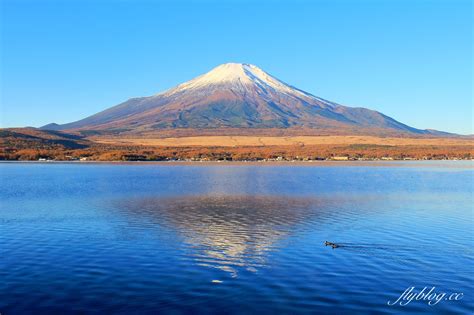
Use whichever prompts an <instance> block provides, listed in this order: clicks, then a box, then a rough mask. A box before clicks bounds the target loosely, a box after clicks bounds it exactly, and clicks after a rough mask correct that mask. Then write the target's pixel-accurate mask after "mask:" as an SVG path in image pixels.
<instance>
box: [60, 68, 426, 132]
mask: <svg viewBox="0 0 474 315" xmlns="http://www.w3.org/2000/svg"><path fill="white" fill-rule="evenodd" d="M292 127H298V128H305V129H317V130H321V131H323V132H337V133H338V134H340V133H351V134H354V133H357V132H358V131H360V130H364V132H365V131H367V132H372V131H373V132H374V133H380V132H381V131H384V133H390V132H392V133H394V132H408V133H424V131H422V130H418V129H415V128H411V127H409V126H407V125H404V124H402V123H400V122H398V121H396V120H394V119H392V118H390V117H388V116H385V115H383V114H381V113H379V112H376V111H372V110H369V109H365V108H352V107H346V106H342V105H339V104H336V103H334V102H330V101H327V100H324V99H322V98H319V97H316V96H314V95H311V94H309V93H306V92H304V91H301V90H299V89H297V88H295V87H293V86H291V85H288V84H286V83H285V82H283V81H281V80H279V79H277V78H276V77H274V76H272V75H270V74H268V73H266V72H265V71H263V70H262V69H260V68H259V67H257V66H254V65H251V64H246V63H226V64H222V65H220V66H217V67H215V68H214V69H212V70H211V71H209V72H207V73H205V74H203V75H201V76H199V77H196V78H194V79H192V80H190V81H188V82H185V83H182V84H180V85H178V86H176V87H174V88H171V89H169V90H167V91H165V92H162V93H159V94H156V95H153V96H149V97H141V98H133V99H130V100H128V101H126V102H124V103H122V104H119V105H117V106H114V107H112V108H109V109H107V110H104V111H102V112H100V113H97V114H95V115H93V116H90V117H87V118H85V119H82V120H79V121H76V122H73V123H69V124H65V125H60V126H55V129H59V130H65V129H81V130H95V131H97V130H99V131H100V130H107V131H108V132H111V131H114V130H120V132H136V131H138V132H142V131H150V130H162V129H170V128H189V129H215V128H259V129H262V128H285V129H287V128H292Z"/></svg>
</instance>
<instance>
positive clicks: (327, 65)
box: [0, 0, 473, 134]
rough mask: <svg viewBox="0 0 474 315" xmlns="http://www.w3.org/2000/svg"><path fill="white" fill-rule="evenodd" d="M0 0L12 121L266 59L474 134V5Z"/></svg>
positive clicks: (399, 112)
mask: <svg viewBox="0 0 474 315" xmlns="http://www.w3.org/2000/svg"><path fill="white" fill-rule="evenodd" d="M222 2H223V1H132V0H130V1H106V0H103V1H100V0H96V1H87V0H84V1H74V0H71V1H66V0H63V1H47V0H34V1H24V0H1V1H0V3H1V14H2V16H1V22H0V23H1V117H0V118H1V119H0V125H1V126H2V127H11V126H41V125H44V124H47V123H50V122H57V123H66V122H71V121H74V120H78V119H80V118H84V117H86V116H88V115H91V114H94V113H96V112H98V111H100V110H103V109H105V108H108V107H111V106H113V105H116V104H118V103H120V102H122V101H125V100H127V99H128V98H131V97H136V96H147V95H152V94H155V93H157V92H160V91H163V90H165V89H168V88H170V87H172V86H174V85H176V84H178V83H182V82H184V81H187V80H189V79H191V78H193V77H195V76H197V75H200V74H202V73H204V72H206V71H208V70H210V69H211V68H213V67H215V66H217V65H219V64H221V63H226V62H246V63H252V64H255V65H257V66H259V67H261V68H262V69H264V70H265V71H267V72H269V73H271V74H273V75H275V76H276V77H278V78H280V79H282V80H283V81H286V82H288V83H290V84H292V85H294V86H296V87H298V88H300V89H303V90H306V91H308V92H310V93H312V94H315V95H317V96H320V97H323V98H326V99H328V100H332V101H335V102H338V103H340V104H344V105H348V106H362V107H367V108H371V109H375V110H378V111H381V112H383V113H385V114H387V115H389V116H392V117H393V118H395V119H397V120H399V121H401V122H404V123H406V124H409V125H411V126H414V127H417V128H422V129H425V128H433V129H438V130H444V131H450V132H457V133H463V134H467V133H473V130H472V129H473V115H472V106H473V102H472V87H473V86H472V71H473V67H472V53H473V52H472V39H473V37H472V12H473V11H472V2H471V1H470V0H466V1H458V0H445V1H426V0H423V1H421V0H419V1H417V0H409V1H404V0H398V1H389V0H374V1H365V0H360V1H356V0H351V1H338V0H335V1H334V0H328V1H290V0H287V1H260V2H256V1H253V2H251V1H227V2H225V4H223V3H222Z"/></svg>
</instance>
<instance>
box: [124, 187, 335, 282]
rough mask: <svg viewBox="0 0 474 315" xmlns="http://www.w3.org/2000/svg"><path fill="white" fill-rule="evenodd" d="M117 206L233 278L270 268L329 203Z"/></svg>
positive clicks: (231, 200)
mask: <svg viewBox="0 0 474 315" xmlns="http://www.w3.org/2000/svg"><path fill="white" fill-rule="evenodd" d="M119 204H120V208H121V209H122V210H125V211H126V212H127V213H128V214H129V215H131V216H132V217H137V216H138V217H141V218H142V219H145V220H146V221H147V222H152V224H153V225H157V226H161V227H162V228H168V229H171V230H174V231H175V232H176V233H177V234H178V235H179V236H181V237H182V238H183V243H184V244H185V245H186V246H188V247H189V248H191V249H192V250H193V251H194V254H193V258H194V259H195V260H196V261H197V264H199V265H201V266H207V267H211V268H218V269H221V270H224V271H227V272H229V273H230V274H231V275H232V276H233V277H236V276H237V274H238V272H237V269H236V267H240V268H245V269H246V270H248V271H251V272H256V271H257V269H258V268H259V267H261V266H263V265H266V264H267V263H268V262H267V261H266V259H265V257H266V253H267V252H268V251H271V250H273V249H275V248H278V246H279V242H281V241H284V240H285V238H287V237H288V236H289V235H291V233H292V231H293V230H295V229H297V226H300V225H304V224H307V223H308V222H309V221H314V219H315V217H317V216H324V213H325V212H326V213H327V208H328V203H327V202H326V201H323V200H319V199H316V198H298V199H296V198H284V197H274V196H226V195H224V196H222V195H219V196H207V195H206V196H188V197H179V198H146V199H139V200H134V199H132V200H126V201H121V202H120V203H119ZM310 218H311V219H312V220H310ZM299 229H301V227H300V228H299Z"/></svg>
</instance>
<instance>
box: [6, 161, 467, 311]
mask: <svg viewBox="0 0 474 315" xmlns="http://www.w3.org/2000/svg"><path fill="white" fill-rule="evenodd" d="M381 165H382V166H381ZM387 165H390V166H387ZM473 175H474V171H473V164H472V162H409V163H385V164H375V165H367V164H362V163H360V164H355V165H347V164H344V163H341V164H336V165H333V164H331V165H326V164H323V163H313V164H308V165H275V164H273V165H272V164H270V165H255V164H249V165H233V164H229V165H215V164H214V165H200V164H199V165H180V164H123V165H122V164H79V163H78V164H56V163H54V164H48V163H45V164H39V163H25V164H21V163H2V164H0V179H1V185H2V186H1V187H2V189H1V190H0V202H1V208H0V254H1V255H0V313H1V314H2V315H8V314H26V313H30V314H40V313H49V314H52V313H63V314H72V313H88V314H90V313H106V314H107V313H122V314H146V313H158V312H163V313H170V314H181V313H193V314H199V313H202V314H209V313H229V314H255V313H259V314H276V313H279V314H282V313H284V314H298V313H338V314H344V313H351V314H354V313H367V312H375V313H389V314H400V313H419V312H429V313H440V314H441V313H443V314H445V313H460V314H469V313H471V314H472V312H473V310H474V296H473V294H474V264H473V263H474V250H473V248H474V246H473V245H474V231H473V229H474V222H473ZM326 240H327V241H331V242H336V243H340V244H341V247H339V248H335V249H332V248H331V247H328V246H324V241H326ZM409 287H414V290H413V292H419V291H421V290H422V289H423V288H424V287H427V290H426V291H425V292H427V291H428V289H430V288H432V287H435V289H434V290H433V291H432V292H434V293H436V294H441V293H443V292H445V293H447V294H451V293H463V294H464V295H463V296H462V299H460V300H458V301H449V300H445V299H442V300H441V301H440V302H439V303H437V304H436V305H432V306H430V305H428V301H427V300H418V301H416V300H415V301H412V302H411V303H409V304H408V305H406V306H400V305H399V304H396V305H394V306H389V305H387V302H388V301H392V302H395V301H396V300H397V299H398V297H399V296H400V295H401V294H402V293H403V292H404V291H405V290H406V289H407V288H409ZM446 297H448V295H446Z"/></svg>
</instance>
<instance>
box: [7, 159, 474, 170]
mask: <svg viewBox="0 0 474 315" xmlns="http://www.w3.org/2000/svg"><path fill="white" fill-rule="evenodd" d="M0 164H50V165H51V164H53V165H54V164H56V165H57V164H69V165H124V166H127V165H143V166H145V165H165V166H318V167H319V166H323V167H324V166H327V167H333V166H342V167H351V166H364V167H456V168H466V169H474V160H460V159H458V160H454V159H453V160H372V161H370V160H364V161H13V160H10V161H5V160H1V161H0ZM453 164H456V165H453Z"/></svg>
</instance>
